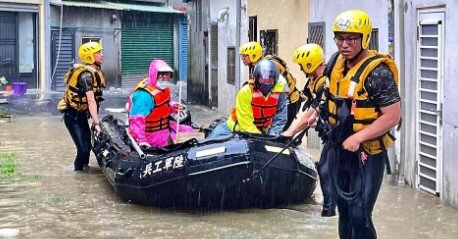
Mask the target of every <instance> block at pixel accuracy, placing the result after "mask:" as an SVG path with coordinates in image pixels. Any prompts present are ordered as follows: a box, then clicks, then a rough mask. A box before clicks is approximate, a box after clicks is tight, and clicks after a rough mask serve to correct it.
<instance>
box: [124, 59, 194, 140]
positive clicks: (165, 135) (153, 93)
mask: <svg viewBox="0 0 458 239" xmlns="http://www.w3.org/2000/svg"><path fill="white" fill-rule="evenodd" d="M172 77H173V69H172V68H171V67H170V66H169V65H168V64H167V63H166V62H165V61H163V60H153V61H152V62H151V64H150V67H149V74H148V78H146V79H143V80H141V81H140V82H139V83H138V84H137V86H136V87H135V89H134V91H133V93H132V94H131V95H130V97H129V99H128V104H127V105H128V106H127V108H128V111H129V133H130V134H131V136H132V137H133V138H134V139H135V140H136V141H137V143H138V144H139V145H140V146H146V147H164V146H167V145H169V144H173V140H174V139H175V138H176V130H177V124H176V122H175V121H172V120H171V118H170V114H174V113H177V112H178V110H183V109H184V107H183V105H182V104H180V103H178V102H174V101H173V100H172V98H171V91H172V90H171V89H170V87H168V86H165V87H161V86H159V85H158V82H160V81H164V82H168V81H170V79H172ZM178 130H179V132H180V133H181V132H184V133H185V132H192V131H193V129H192V128H191V127H190V126H188V125H179V128H178Z"/></svg>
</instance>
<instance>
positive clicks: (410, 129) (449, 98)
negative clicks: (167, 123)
mask: <svg viewBox="0 0 458 239" xmlns="http://www.w3.org/2000/svg"><path fill="white" fill-rule="evenodd" d="M437 7H444V8H445V44H444V47H445V49H444V75H443V84H444V85H443V91H444V92H443V93H444V99H443V101H444V103H443V109H442V115H443V119H442V124H443V137H442V141H443V151H442V155H443V158H442V160H443V167H442V171H443V181H442V185H443V187H442V195H441V198H442V199H443V200H444V201H445V202H446V203H448V204H450V205H453V206H454V207H458V161H457V160H456V158H455V155H458V118H457V117H456V116H457V115H458V107H456V102H457V101H458V95H457V94H456V89H457V88H458V82H457V81H456V76H457V75H458V65H457V61H458V57H457V56H456V53H455V52H456V49H457V48H458V37H457V36H458V34H457V33H458V29H457V28H455V27H453V24H455V23H456V22H458V15H456V14H455V13H456V11H457V10H458V2H457V1H455V0H404V1H403V3H402V6H401V7H400V9H401V10H402V11H403V12H404V19H403V21H404V32H403V33H401V34H402V36H404V38H405V45H406V46H416V44H417V42H416V27H415V26H416V25H417V21H418V19H417V14H418V10H420V9H432V8H437ZM404 51H405V75H404V76H403V77H401V79H404V80H405V87H406V90H405V91H404V92H405V97H404V98H405V99H404V105H405V108H408V109H409V110H408V111H407V112H405V114H404V117H405V119H404V122H415V118H414V117H415V107H416V101H417V96H416V92H417V89H416V82H415V81H416V73H415V72H416V54H417V52H416V47H406V48H404ZM412 125H413V124H412V123H405V124H404V125H403V127H406V129H405V135H404V137H405V150H404V151H403V152H402V157H403V160H404V161H405V163H406V167H405V175H406V181H408V183H410V184H414V183H415V177H414V176H415V155H416V152H417V149H416V144H415V142H416V141H415V140H416V134H417V133H416V132H415V128H414V126H412Z"/></svg>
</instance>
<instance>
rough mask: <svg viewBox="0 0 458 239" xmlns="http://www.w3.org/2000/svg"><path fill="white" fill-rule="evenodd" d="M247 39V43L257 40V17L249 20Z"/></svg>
mask: <svg viewBox="0 0 458 239" xmlns="http://www.w3.org/2000/svg"><path fill="white" fill-rule="evenodd" d="M248 39H249V41H257V40H258V17H257V16H252V17H250V18H249V27H248Z"/></svg>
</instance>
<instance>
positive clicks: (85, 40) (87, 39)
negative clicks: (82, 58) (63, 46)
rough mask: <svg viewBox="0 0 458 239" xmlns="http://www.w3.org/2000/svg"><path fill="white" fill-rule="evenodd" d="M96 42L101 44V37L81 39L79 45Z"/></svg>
mask: <svg viewBox="0 0 458 239" xmlns="http://www.w3.org/2000/svg"><path fill="white" fill-rule="evenodd" d="M94 41H95V42H98V43H100V44H102V37H81V45H82V44H84V43H88V42H94Z"/></svg>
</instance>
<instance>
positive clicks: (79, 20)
mask: <svg viewBox="0 0 458 239" xmlns="http://www.w3.org/2000/svg"><path fill="white" fill-rule="evenodd" d="M113 14H116V15H117V16H118V19H121V17H120V12H119V11H115V10H108V9H91V8H82V7H64V12H63V22H62V28H63V29H64V30H71V31H74V32H75V49H74V51H75V62H81V61H80V59H79V58H78V48H79V47H80V46H81V38H82V37H102V45H103V55H104V62H103V65H102V70H103V72H104V74H105V76H106V78H107V86H108V87H110V86H114V87H119V86H120V85H121V82H120V76H119V75H118V74H119V73H120V65H119V62H120V52H119V49H120V43H121V20H118V21H116V22H114V23H112V22H111V21H110V16H112V15H113ZM51 26H52V27H53V28H56V27H59V26H60V7H53V8H52V12H51ZM50 53H51V52H50Z"/></svg>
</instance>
